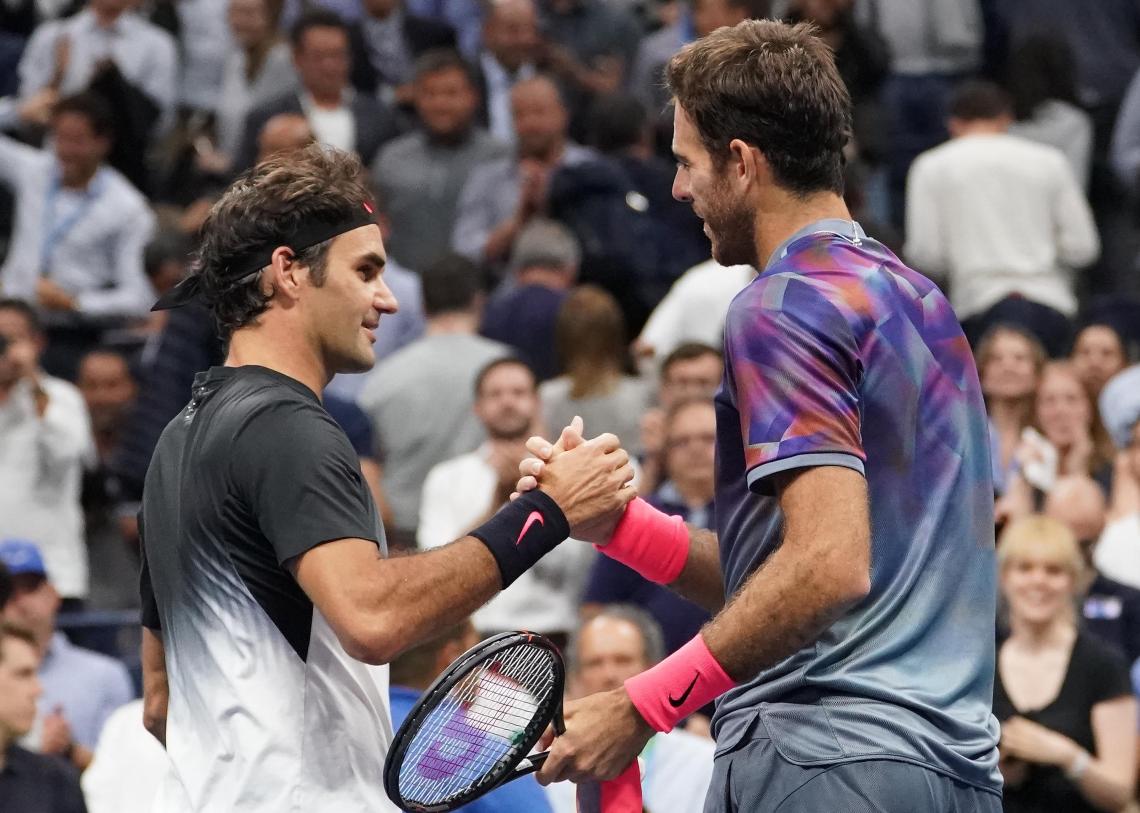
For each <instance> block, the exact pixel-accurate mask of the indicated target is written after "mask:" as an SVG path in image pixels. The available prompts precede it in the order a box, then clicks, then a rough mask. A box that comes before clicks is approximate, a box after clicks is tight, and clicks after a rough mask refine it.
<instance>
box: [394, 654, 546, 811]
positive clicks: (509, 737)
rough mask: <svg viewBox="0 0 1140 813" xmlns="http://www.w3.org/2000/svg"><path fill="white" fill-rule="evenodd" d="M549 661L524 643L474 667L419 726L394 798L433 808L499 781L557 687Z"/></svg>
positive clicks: (527, 743)
mask: <svg viewBox="0 0 1140 813" xmlns="http://www.w3.org/2000/svg"><path fill="white" fill-rule="evenodd" d="M555 669H556V667H555V663H554V656H552V654H551V653H550V652H549V651H548V650H546V649H543V648H540V647H535V646H531V645H527V644H519V645H517V646H514V647H510V648H508V649H506V650H504V651H503V652H501V653H499V654H497V655H496V656H495V657H493V658H490V659H488V660H487V661H485V662H483V663H481V664H479V665H478V666H477V667H476V668H474V669H473V670H472V671H471V673H469V674H468V675H465V676H464V677H463V678H461V679H460V680H459V681H457V682H456V684H455V685H454V686H452V687H451V689H450V690H448V692H447V693H446V694H445V695H444V697H443V698H442V699H441V700H440V702H439V704H438V705H437V706H436V707H435V708H434V709H432V710H431V711H430V712H429V713H428V715H427V716H426V717H425V718H424V720H423V722H422V723H421V725H420V730H419V732H418V733H417V734H416V736H415V738H414V739H413V740H412V742H411V743H410V745H409V747H408V749H407V753H406V756H405V759H404V762H403V765H402V766H401V768H400V778H399V784H400V792H401V795H403V796H404V798H405V799H408V800H409V801H416V802H419V803H421V804H439V803H442V802H445V801H447V800H449V799H452V798H455V797H456V796H457V795H459V794H462V793H466V792H467V791H469V790H471V789H473V788H474V787H477V786H480V785H482V784H484V783H487V782H493V781H497V780H498V779H499V778H500V774H501V771H502V769H503V767H504V766H505V765H507V764H508V763H510V762H512V761H513V759H514V758H516V757H518V756H520V753H519V752H520V751H521V750H522V749H523V748H527V749H529V747H530V741H531V740H533V739H534V737H535V735H536V734H537V733H538V732H536V731H533V730H532V729H534V728H535V727H536V726H535V722H536V720H537V719H538V718H539V714H538V713H539V711H540V710H541V709H543V708H545V707H547V706H548V705H549V704H550V701H551V700H552V698H551V694H552V689H553V688H554V686H555V684H556V680H555Z"/></svg>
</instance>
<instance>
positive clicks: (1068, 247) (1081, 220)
mask: <svg viewBox="0 0 1140 813" xmlns="http://www.w3.org/2000/svg"><path fill="white" fill-rule="evenodd" d="M1054 158H1055V160H1056V162H1057V186H1056V189H1055V190H1054V198H1053V222H1054V224H1055V227H1056V234H1057V259H1058V260H1060V261H1061V263H1063V264H1064V265H1065V266H1067V267H1069V268H1084V267H1085V266H1087V265H1091V264H1092V263H1093V262H1095V261H1096V258H1097V257H1099V256H1100V237H1099V236H1098V234H1097V230H1096V221H1095V220H1093V213H1092V208H1091V207H1090V206H1089V202H1088V199H1087V198H1086V197H1085V194H1084V192H1083V191H1081V187H1080V184H1079V183H1078V181H1077V179H1076V177H1074V175H1073V171H1072V170H1071V169H1070V168H1069V164H1068V162H1067V161H1066V160H1065V157H1064V156H1063V155H1062V154H1061V153H1057V154H1056V155H1055V156H1054Z"/></svg>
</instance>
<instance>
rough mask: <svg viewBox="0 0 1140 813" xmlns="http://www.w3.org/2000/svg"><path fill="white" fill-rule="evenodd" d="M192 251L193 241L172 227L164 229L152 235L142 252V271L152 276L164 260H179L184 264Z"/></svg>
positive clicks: (156, 272) (160, 267)
mask: <svg viewBox="0 0 1140 813" xmlns="http://www.w3.org/2000/svg"><path fill="white" fill-rule="evenodd" d="M193 251H194V244H193V242H192V241H191V240H190V239H189V238H188V237H186V235H184V234H182V232H178V231H174V230H172V229H165V230H163V231H160V232H159V233H158V234H156V235H155V236H154V239H152V240H151V241H150V242H149V243H147V246H146V249H145V251H144V252H143V271H144V272H145V273H146V275H147V276H148V277H151V278H153V277H154V276H155V275H156V274H158V272H159V271H160V270H162V264H163V263H166V262H172V261H173V262H180V263H183V264H184V265H185V264H186V263H188V262H189V260H190V255H191V254H192V253H193Z"/></svg>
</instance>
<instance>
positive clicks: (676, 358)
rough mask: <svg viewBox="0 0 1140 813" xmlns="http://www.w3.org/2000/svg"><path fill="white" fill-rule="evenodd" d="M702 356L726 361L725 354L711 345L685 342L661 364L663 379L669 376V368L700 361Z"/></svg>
mask: <svg viewBox="0 0 1140 813" xmlns="http://www.w3.org/2000/svg"><path fill="white" fill-rule="evenodd" d="M702 356H716V357H717V358H718V359H720V360H721V361H723V360H724V353H722V352H720V351H719V350H717V349H716V348H715V347H713V346H712V345H711V344H705V343H704V342H684V343H683V344H679V345H677V347H676V348H674V349H673V351H672V352H671V353H670V354H669V355H667V356H666V357H665V360H664V361H662V362H661V377H662V378H664V377H665V376H666V375H668V374H669V368H670V367H672V366H673V365H674V364H679V363H680V362H682V361H692V360H693V359H699V358H701V357H702Z"/></svg>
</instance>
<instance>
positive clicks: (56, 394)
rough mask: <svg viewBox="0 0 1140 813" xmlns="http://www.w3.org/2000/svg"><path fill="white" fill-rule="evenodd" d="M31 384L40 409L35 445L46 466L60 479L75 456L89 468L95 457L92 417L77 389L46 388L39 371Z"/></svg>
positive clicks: (72, 463)
mask: <svg viewBox="0 0 1140 813" xmlns="http://www.w3.org/2000/svg"><path fill="white" fill-rule="evenodd" d="M32 386H33V388H35V389H36V392H35V395H36V399H37V408H38V409H40V410H41V411H40V422H39V433H38V435H37V437H36V447H37V449H38V450H39V454H40V459H41V460H42V461H43V463H44V467H45V469H47V470H48V471H49V472H56V473H57V474H56V476H57V477H58V478H59V479H62V478H63V476H64V472H66V471H67V470H68V469H69V468H70V467H71V466H72V465H74V463H75V461H76V460H77V459H78V460H79V461H80V463H82V465H83V466H84V467H89V466H90V465H91V463H93V462H94V459H95V440H94V436H93V434H92V432H91V418H90V416H89V415H88V414H87V407H86V406H85V405H84V403H83V400H82V398H81V397H80V395H79V393H78V391H76V390H75V389H73V388H70V387H68V388H67V389H61V388H60V387H57V386H48V387H45V386H44V385H43V382H42V380H41V379H40V378H39V376H38V374H37V376H36V378H35V379H34V381H33V385H32ZM60 386H63V385H60ZM40 404H42V407H41V406H39V405H40Z"/></svg>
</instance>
